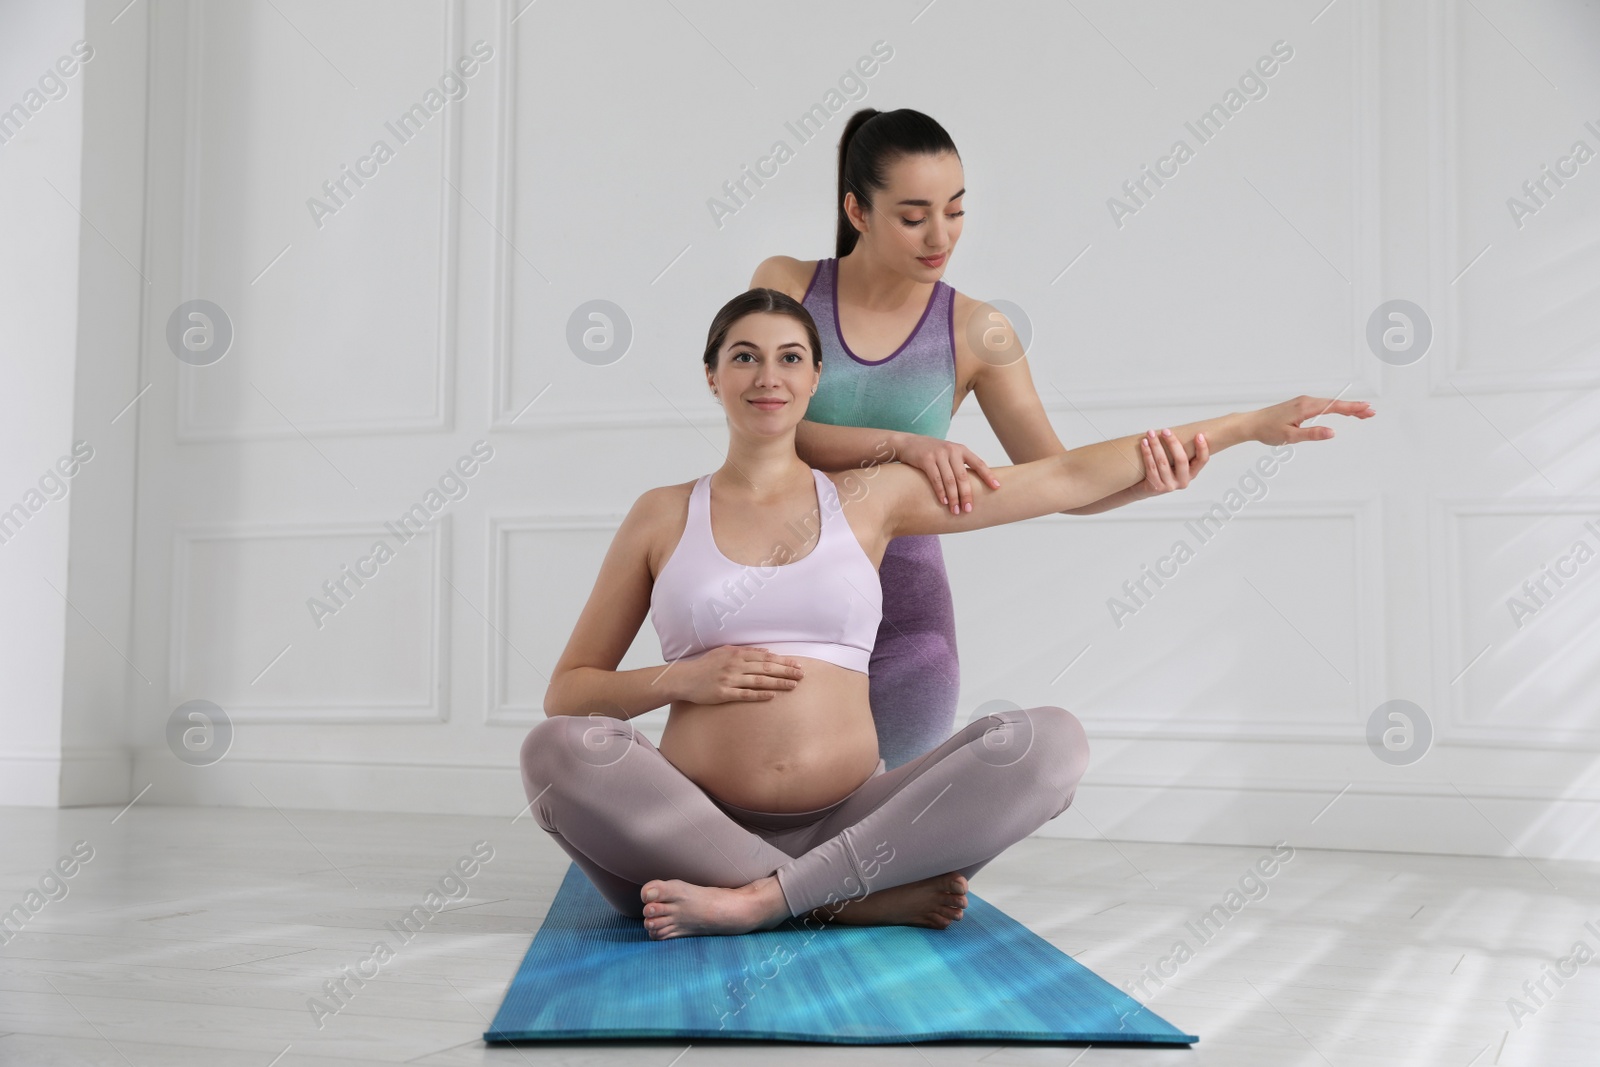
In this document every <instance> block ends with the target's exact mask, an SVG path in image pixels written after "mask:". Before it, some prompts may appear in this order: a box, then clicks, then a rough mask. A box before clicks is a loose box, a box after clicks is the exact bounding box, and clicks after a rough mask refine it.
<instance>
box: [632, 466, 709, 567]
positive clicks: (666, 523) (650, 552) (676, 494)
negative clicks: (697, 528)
mask: <svg viewBox="0 0 1600 1067" xmlns="http://www.w3.org/2000/svg"><path fill="white" fill-rule="evenodd" d="M697 481H699V479H698V478H695V479H691V480H690V481H687V482H680V483H678V484H677V485H659V486H656V487H655V488H654V489H646V490H645V491H644V492H642V493H640V494H639V498H638V499H637V500H635V501H634V502H633V507H632V509H631V510H629V512H628V515H627V518H625V519H623V521H622V529H620V530H618V536H619V537H621V536H622V534H623V531H626V532H627V534H628V538H627V539H628V540H629V541H631V542H632V543H633V544H634V545H636V546H637V547H638V550H639V551H641V552H642V553H643V555H644V558H645V561H646V563H647V565H648V566H649V569H650V574H651V576H652V577H654V576H655V575H658V574H659V573H660V572H661V567H662V566H663V565H664V564H665V562H666V560H667V557H668V556H670V555H671V554H672V550H673V549H674V548H675V547H676V546H677V544H678V540H679V539H680V538H681V537H682V536H683V531H684V528H685V527H686V526H688V523H689V496H690V494H691V493H693V492H694V486H695V482H697Z"/></svg>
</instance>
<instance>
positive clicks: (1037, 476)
mask: <svg viewBox="0 0 1600 1067" xmlns="http://www.w3.org/2000/svg"><path fill="white" fill-rule="evenodd" d="M1325 413H1327V414H1337V415H1349V416H1352V417H1354V418H1361V419H1366V418H1370V417H1371V416H1372V415H1373V411H1372V408H1371V406H1370V405H1368V404H1367V403H1366V402H1364V401H1355V400H1323V399H1318V398H1314V397H1306V396H1301V397H1296V398H1295V399H1293V400H1289V401H1285V402H1284V403H1282V404H1278V405H1275V406H1273V407H1270V408H1263V409H1261V410H1260V411H1252V412H1246V413H1243V414H1233V415H1223V416H1221V417H1220V418H1215V419H1206V420H1204V421H1202V422H1194V423H1189V424H1187V425H1184V426H1178V427H1174V428H1172V429H1171V430H1166V431H1163V432H1162V435H1161V437H1160V439H1162V440H1167V441H1169V442H1171V443H1173V444H1175V445H1176V446H1177V449H1181V450H1182V452H1183V453H1184V454H1185V455H1187V456H1190V457H1193V456H1194V454H1195V449H1196V443H1195V439H1196V437H1200V436H1203V437H1204V439H1205V442H1206V444H1207V445H1209V446H1210V450H1211V451H1212V452H1220V451H1221V450H1222V449H1224V448H1231V447H1233V446H1234V445H1237V444H1241V443H1243V442H1245V441H1260V442H1262V443H1263V444H1271V445H1278V444H1285V443H1289V442H1301V441H1323V440H1327V439H1328V438H1330V437H1332V436H1333V430H1332V429H1331V428H1330V427H1327V426H1311V427H1303V426H1302V425H1301V423H1303V422H1306V421H1308V420H1310V419H1313V418H1316V417H1317V416H1318V415H1321V414H1325ZM1151 434H1154V431H1151ZM1167 434H1170V435H1171V436H1170V438H1168V437H1166V435H1167ZM1150 439H1151V437H1150V435H1148V434H1137V435H1133V436H1129V437H1119V438H1116V439H1115V440H1111V441H1103V442H1101V443H1099V444H1093V445H1085V446H1083V447H1082V448H1075V449H1073V450H1072V451H1070V452H1063V453H1060V454H1059V455H1054V456H1047V457H1045V458H1044V459H1039V460H1034V461H1032V462H1029V463H1019V464H1016V465H1015V466H1011V467H996V468H994V471H993V473H994V476H995V480H996V481H998V482H999V483H1000V488H998V489H995V488H991V487H990V486H989V485H987V484H984V483H983V482H979V483H978V484H977V486H976V488H975V491H974V496H975V497H976V500H975V501H974V504H973V509H972V510H971V511H969V512H962V513H961V514H959V515H952V514H951V513H950V512H949V511H947V510H945V509H944V508H943V507H941V506H940V505H939V504H937V503H936V502H934V501H932V500H929V499H928V497H927V492H926V490H925V489H923V488H922V486H921V481H922V476H921V475H920V474H918V473H917V472H915V471H910V470H907V469H906V468H905V467H904V466H903V465H900V464H886V465H884V466H882V467H878V468H875V469H874V470H873V472H871V473H870V474H868V473H863V474H856V475H852V476H851V477H853V478H867V479H871V484H870V488H869V489H868V491H867V493H866V494H865V495H866V497H867V498H868V499H873V498H875V499H876V500H877V502H878V503H877V507H878V508H879V509H880V510H879V514H878V517H879V518H880V520H881V521H882V523H883V528H884V532H885V535H886V537H898V536H901V535H903V534H944V533H961V532H963V531H966V530H981V529H984V528H985V527H989V526H1000V525H1003V524H1005V523H1010V522H1019V521H1021V520H1023V519H1032V518H1037V517H1039V516H1041V515H1049V514H1052V513H1053V512H1058V511H1066V510H1069V509H1071V508H1075V507H1081V506H1082V505H1084V504H1087V503H1092V502H1093V501H1096V500H1099V499H1101V498H1102V497H1105V496H1106V495H1107V494H1109V493H1111V492H1114V491H1116V490H1117V489H1118V488H1121V487H1123V486H1125V485H1126V484H1127V477H1128V474H1127V472H1128V468H1129V467H1130V466H1131V465H1137V464H1138V463H1139V462H1140V460H1139V459H1138V456H1139V454H1140V451H1141V445H1140V442H1141V441H1144V440H1150ZM1177 449H1175V451H1176V450H1177Z"/></svg>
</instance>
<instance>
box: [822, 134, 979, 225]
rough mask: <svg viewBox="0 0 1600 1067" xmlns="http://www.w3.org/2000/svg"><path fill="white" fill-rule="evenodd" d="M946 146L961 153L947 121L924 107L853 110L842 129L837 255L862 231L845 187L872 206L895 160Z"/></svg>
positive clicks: (937, 151)
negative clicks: (852, 217) (850, 208)
mask: <svg viewBox="0 0 1600 1067" xmlns="http://www.w3.org/2000/svg"><path fill="white" fill-rule="evenodd" d="M945 152H950V153H952V154H953V155H955V157H956V158H957V159H959V158H961V153H959V152H957V151H956V145H955V142H954V141H952V140H951V139H950V135H949V134H948V133H946V132H945V129H944V127H943V126H941V125H939V124H938V123H937V122H935V121H934V120H933V119H931V118H929V117H928V116H927V115H924V114H923V113H922V112H920V111H913V110H912V109H911V108H908V107H903V108H900V109H899V110H897V111H878V110H876V109H874V108H870V107H864V108H862V109H861V110H860V111H857V112H856V113H855V114H853V115H851V116H850V121H848V122H846V123H845V126H844V133H842V134H840V135H839V195H838V199H837V200H836V201H835V204H836V205H837V207H838V212H839V223H838V232H837V235H836V237H835V240H834V255H836V256H839V257H843V256H847V255H849V254H850V252H851V250H852V249H854V248H855V246H856V241H857V239H858V238H859V237H860V236H861V235H860V234H859V233H858V232H857V231H856V228H855V226H854V225H853V224H852V223H851V222H850V216H849V215H847V214H846V213H845V210H844V194H845V193H847V192H853V193H855V194H856V200H857V201H858V202H860V204H861V206H862V209H863V210H867V209H870V208H871V207H872V194H873V193H874V192H876V191H878V190H880V189H882V188H883V187H884V185H885V184H886V183H887V179H886V174H885V172H886V171H887V170H888V166H889V164H890V163H892V162H894V161H895V160H897V159H899V158H900V157H901V156H910V155H930V156H936V155H942V154H943V153H945Z"/></svg>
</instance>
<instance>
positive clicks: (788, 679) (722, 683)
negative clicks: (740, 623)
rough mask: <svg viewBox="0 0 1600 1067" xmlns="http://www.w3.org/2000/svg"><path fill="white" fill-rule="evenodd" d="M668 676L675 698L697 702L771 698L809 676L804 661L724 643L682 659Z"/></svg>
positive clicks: (672, 666)
mask: <svg viewBox="0 0 1600 1067" xmlns="http://www.w3.org/2000/svg"><path fill="white" fill-rule="evenodd" d="M668 672H669V675H670V674H677V675H678V677H677V679H675V680H674V679H671V678H670V676H669V677H667V678H666V684H667V685H668V687H669V691H670V692H671V693H672V694H673V699H675V700H687V701H690V702H692V703H695V704H730V703H733V702H735V701H740V700H771V699H772V698H773V697H775V696H777V695H778V693H779V692H781V691H784V690H788V689H793V688H794V687H795V686H797V685H799V684H800V679H802V678H804V677H805V671H804V669H803V668H802V667H801V666H800V661H799V660H797V659H794V658H792V657H790V656H779V655H777V654H776V653H773V652H769V651H767V650H766V649H764V648H749V647H746V646H743V645H720V646H718V647H717V648H713V649H712V650H711V651H709V652H707V653H705V654H704V655H701V656H697V657H695V658H694V659H691V660H679V661H678V662H677V663H674V664H672V665H671V666H670V667H669V668H668Z"/></svg>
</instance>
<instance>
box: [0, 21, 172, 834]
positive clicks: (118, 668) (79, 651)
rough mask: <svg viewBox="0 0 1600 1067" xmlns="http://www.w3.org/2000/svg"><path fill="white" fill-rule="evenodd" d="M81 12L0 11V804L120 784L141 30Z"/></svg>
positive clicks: (106, 793) (56, 798)
mask: <svg viewBox="0 0 1600 1067" xmlns="http://www.w3.org/2000/svg"><path fill="white" fill-rule="evenodd" d="M94 16H95V13H94V12H91V13H90V14H88V15H87V16H86V13H85V9H84V5H83V4H70V3H65V4H50V5H45V4H35V5H28V6H23V5H8V6H7V7H6V9H5V10H4V12H3V13H0V24H3V27H4V32H0V50H3V54H0V70H3V71H5V75H4V78H3V80H0V100H3V101H4V104H0V107H4V108H6V109H7V111H6V112H5V114H4V116H3V117H0V136H3V138H4V143H3V144H0V199H3V202H4V204H5V205H6V209H5V214H6V234H5V239H4V241H0V322H4V323H5V331H4V334H5V336H4V340H3V341H0V345H3V346H4V347H3V358H0V395H3V396H4V397H5V399H6V401H7V405H6V417H5V418H4V419H3V420H0V423H3V426H0V435H3V437H4V443H3V444H0V508H3V509H5V511H6V512H7V513H8V519H7V520H6V521H5V522H4V525H3V528H0V538H3V544H0V603H4V604H5V605H6V608H7V612H6V615H7V628H6V635H5V640H4V642H0V664H3V665H0V803H13V804H17V803H20V804H45V805H55V804H58V803H66V804H72V803H96V802H99V803H105V802H110V801H113V800H117V799H118V798H122V797H125V796H126V794H127V790H128V774H129V767H130V754H129V752H128V750H127V747H126V745H125V744H124V741H125V728H124V722H123V720H124V712H125V704H126V699H127V694H128V689H129V682H130V661H129V659H128V658H127V654H126V653H127V649H128V648H129V645H130V639H129V635H128V627H129V623H130V611H131V601H132V595H133V575H132V529H133V500H134V492H135V484H136V483H135V476H134V474H135V455H134V445H135V435H134V420H133V419H132V418H128V417H126V416H124V417H122V418H117V414H118V412H120V411H122V409H123V408H125V407H126V405H127V404H128V403H129V402H130V401H131V400H132V399H133V398H134V396H135V395H136V394H137V392H138V386H137V384H136V382H135V379H136V367H137V361H138V328H139V314H140V302H141V295H140V289H141V288H142V287H143V283H142V281H141V279H140V276H139V275H140V272H139V267H138V256H139V248H140V239H141V230H140V220H141V216H142V212H143V200H144V191H143V184H142V178H141V175H142V171H143V155H144V128H143V103H144V101H143V92H142V82H143V77H144V75H143V71H144V61H145V60H144V54H145V44H144V37H143V32H142V28H141V27H140V26H139V24H138V23H137V22H136V21H133V20H129V21H128V23H127V24H126V25H125V26H123V27H121V28H120V32H118V33H115V34H111V33H107V34H105V35H103V36H102V35H100V34H98V33H97V32H96V30H97V27H96V25H95V22H96V19H95V17H94ZM111 17H112V16H111V15H107V16H106V19H109V18H111ZM90 38H93V41H92V42H90V40H89V39H90ZM130 89H131V90H132V91H129V90H130ZM86 146H87V149H88V153H89V159H90V162H89V164H88V165H85V158H86V156H85V152H86ZM113 419H116V421H113ZM140 684H150V685H153V684H155V683H154V680H149V681H145V680H142V679H141V680H140Z"/></svg>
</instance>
